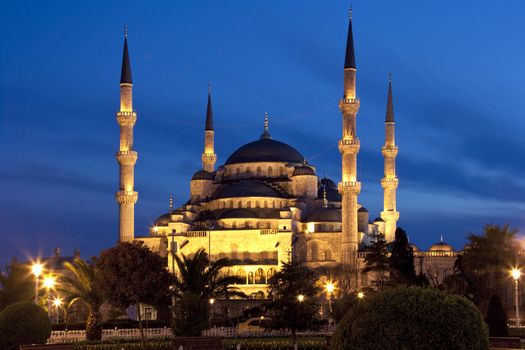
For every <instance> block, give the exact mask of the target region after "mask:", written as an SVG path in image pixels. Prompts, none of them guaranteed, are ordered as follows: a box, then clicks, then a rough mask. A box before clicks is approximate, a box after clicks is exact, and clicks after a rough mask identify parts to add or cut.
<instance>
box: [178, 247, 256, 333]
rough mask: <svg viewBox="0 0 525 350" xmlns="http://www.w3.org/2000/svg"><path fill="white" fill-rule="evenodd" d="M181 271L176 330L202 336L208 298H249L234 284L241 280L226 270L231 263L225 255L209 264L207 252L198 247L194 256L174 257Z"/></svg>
mask: <svg viewBox="0 0 525 350" xmlns="http://www.w3.org/2000/svg"><path fill="white" fill-rule="evenodd" d="M175 262H176V264H177V269H178V273H177V275H176V276H175V279H174V285H175V293H176V295H177V299H178V300H177V302H176V304H175V310H174V311H175V320H174V324H173V330H174V333H175V334H177V335H200V334H201V331H202V330H203V329H206V328H207V327H208V320H209V319H208V313H209V300H210V299H211V298H224V299H230V298H232V297H246V295H245V294H244V293H242V292H241V291H240V290H239V289H238V288H236V287H235V286H234V285H235V284H236V283H241V282H242V280H241V279H240V278H239V277H237V276H232V275H229V274H226V273H224V269H225V268H226V267H228V266H231V263H230V261H229V260H228V259H226V258H223V259H219V260H217V261H214V262H213V263H210V261H209V258H208V254H207V253H206V252H205V251H204V250H203V249H199V250H198V251H197V252H196V253H195V254H194V255H193V256H191V257H188V256H186V255H184V254H182V256H181V257H179V256H175Z"/></svg>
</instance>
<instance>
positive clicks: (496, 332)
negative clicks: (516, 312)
mask: <svg viewBox="0 0 525 350" xmlns="http://www.w3.org/2000/svg"><path fill="white" fill-rule="evenodd" d="M485 322H487V324H488V325H489V335H490V336H491V337H508V336H509V327H508V325H507V312H506V311H505V308H504V307H503V303H502V302H501V298H500V297H499V295H497V294H494V295H493V296H492V297H491V298H490V302H489V309H488V311H487V318H486V319H485Z"/></svg>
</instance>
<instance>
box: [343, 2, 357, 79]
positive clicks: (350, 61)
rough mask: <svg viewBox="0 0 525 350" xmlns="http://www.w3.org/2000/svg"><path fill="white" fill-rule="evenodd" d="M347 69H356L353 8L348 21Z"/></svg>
mask: <svg viewBox="0 0 525 350" xmlns="http://www.w3.org/2000/svg"><path fill="white" fill-rule="evenodd" d="M344 68H345V69H346V68H353V69H356V65H355V51H354V35H353V33H352V6H350V11H349V21H348V36H347V38H346V55H345V67H344Z"/></svg>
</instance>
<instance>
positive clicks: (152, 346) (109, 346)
mask: <svg viewBox="0 0 525 350" xmlns="http://www.w3.org/2000/svg"><path fill="white" fill-rule="evenodd" d="M171 344H172V342H171V341H164V342H146V343H144V346H145V350H172V349H173V348H172V345H171ZM74 349H75V350H122V349H126V350H141V349H142V348H141V345H140V342H134V343H130V342H116V343H99V344H75V346H74Z"/></svg>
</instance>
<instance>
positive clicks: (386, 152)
mask: <svg viewBox="0 0 525 350" xmlns="http://www.w3.org/2000/svg"><path fill="white" fill-rule="evenodd" d="M398 152H399V148H398V147H397V146H396V145H385V146H383V148H382V149H381V153H382V154H383V157H385V158H395V157H397V153H398Z"/></svg>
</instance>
